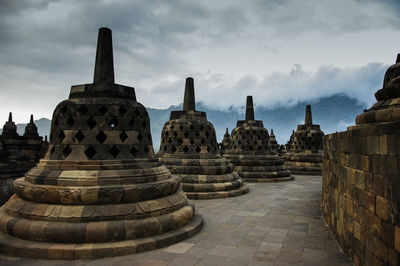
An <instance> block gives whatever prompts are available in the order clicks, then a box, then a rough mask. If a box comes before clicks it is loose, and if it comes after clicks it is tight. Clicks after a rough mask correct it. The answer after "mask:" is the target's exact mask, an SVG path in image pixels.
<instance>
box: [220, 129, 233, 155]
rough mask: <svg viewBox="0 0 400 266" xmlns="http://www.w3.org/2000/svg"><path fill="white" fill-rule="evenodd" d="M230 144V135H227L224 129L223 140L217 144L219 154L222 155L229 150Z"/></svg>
mask: <svg viewBox="0 0 400 266" xmlns="http://www.w3.org/2000/svg"><path fill="white" fill-rule="evenodd" d="M230 144H231V135H229V132H228V128H226V131H225V134H224V138H223V139H222V142H221V143H220V144H219V150H220V152H221V154H224V153H225V151H226V150H227V149H229V146H230Z"/></svg>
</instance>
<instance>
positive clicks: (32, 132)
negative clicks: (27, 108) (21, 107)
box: [24, 115, 39, 138]
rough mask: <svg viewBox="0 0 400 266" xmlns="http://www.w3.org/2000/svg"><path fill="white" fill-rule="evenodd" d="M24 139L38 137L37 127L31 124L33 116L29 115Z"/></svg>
mask: <svg viewBox="0 0 400 266" xmlns="http://www.w3.org/2000/svg"><path fill="white" fill-rule="evenodd" d="M24 137H26V138H37V137H39V133H38V129H37V126H36V125H35V123H34V122H33V115H31V119H30V121H29V123H28V124H27V125H26V126H25V133H24Z"/></svg>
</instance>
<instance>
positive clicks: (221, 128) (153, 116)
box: [0, 95, 367, 151]
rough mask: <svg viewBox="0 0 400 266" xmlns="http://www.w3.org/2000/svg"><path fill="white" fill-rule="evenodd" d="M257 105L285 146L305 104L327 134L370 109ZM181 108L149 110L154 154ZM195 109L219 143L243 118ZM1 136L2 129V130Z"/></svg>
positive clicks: (334, 103)
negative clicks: (211, 127)
mask: <svg viewBox="0 0 400 266" xmlns="http://www.w3.org/2000/svg"><path fill="white" fill-rule="evenodd" d="M254 103H255V104H256V108H255V118H256V119H257V120H262V121H263V122H264V127H266V128H267V129H268V131H270V130H271V128H273V129H274V134H275V135H276V138H277V141H278V143H279V144H285V143H286V142H287V140H288V139H289V137H290V134H291V133H292V130H293V129H296V128H297V125H298V124H300V123H304V113H305V106H306V104H311V105H312V116H313V122H314V124H319V125H321V129H322V131H324V133H325V134H329V133H333V132H335V131H344V130H346V128H347V126H349V125H354V124H355V122H354V121H355V117H356V115H358V114H360V113H361V112H362V111H363V109H365V108H367V106H364V105H362V104H360V103H358V102H357V101H356V100H354V99H351V98H349V97H347V96H344V95H335V96H331V97H327V98H321V99H319V100H317V101H310V102H301V103H298V104H296V105H294V106H290V107H288V106H281V107H275V108H272V109H268V108H263V107H259V108H258V107H257V99H254ZM180 109H182V104H180V105H179V106H170V107H169V108H168V109H156V108H147V111H148V113H149V115H150V122H151V133H152V136H153V145H154V149H155V151H158V149H159V146H160V139H161V130H162V127H163V126H164V123H165V122H166V121H167V120H168V119H169V116H170V113H171V111H172V110H180ZM196 109H197V110H200V111H204V112H206V113H207V118H208V120H209V121H210V122H212V123H213V125H214V127H215V130H216V131H217V140H218V142H220V141H221V140H222V138H223V135H224V133H225V128H226V127H228V128H229V132H231V131H232V129H233V128H234V127H235V126H236V121H237V120H243V119H244V113H243V110H244V109H241V110H239V111H238V110H234V109H233V108H230V110H227V111H220V110H212V109H209V108H207V107H206V106H205V105H204V104H203V103H201V102H198V103H197V104H196ZM35 123H36V126H37V127H38V131H39V135H41V136H44V135H49V133H50V126H51V121H50V120H49V119H47V118H41V119H39V120H35ZM25 125H26V124H18V125H17V131H18V133H19V134H23V133H24V129H25ZM0 133H1V130H0Z"/></svg>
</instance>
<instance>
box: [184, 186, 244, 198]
mask: <svg viewBox="0 0 400 266" xmlns="http://www.w3.org/2000/svg"><path fill="white" fill-rule="evenodd" d="M248 192H249V186H248V185H246V184H244V185H243V186H241V187H240V188H239V189H234V190H228V191H216V192H186V196H187V198H188V199H191V200H205V199H222V198H229V197H236V196H240V195H243V194H246V193H248Z"/></svg>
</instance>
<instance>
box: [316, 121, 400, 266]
mask: <svg viewBox="0 0 400 266" xmlns="http://www.w3.org/2000/svg"><path fill="white" fill-rule="evenodd" d="M399 152H400V123H381V124H373V125H368V126H367V125H366V126H355V127H350V128H349V129H348V131H346V132H340V133H336V134H331V135H327V136H325V137H324V155H323V188H322V189H323V201H322V209H323V214H324V217H325V220H326V222H327V224H328V226H329V227H330V228H331V230H332V231H333V232H334V234H335V235H336V238H337V240H338V241H339V243H340V245H341V246H342V248H343V250H344V251H345V252H346V253H347V254H348V255H349V256H350V257H351V258H352V259H353V262H354V264H355V265H399V263H400V256H399V255H400V217H399V203H400V180H399V164H400V161H399Z"/></svg>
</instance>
